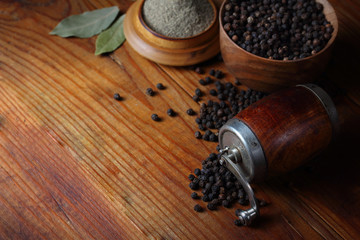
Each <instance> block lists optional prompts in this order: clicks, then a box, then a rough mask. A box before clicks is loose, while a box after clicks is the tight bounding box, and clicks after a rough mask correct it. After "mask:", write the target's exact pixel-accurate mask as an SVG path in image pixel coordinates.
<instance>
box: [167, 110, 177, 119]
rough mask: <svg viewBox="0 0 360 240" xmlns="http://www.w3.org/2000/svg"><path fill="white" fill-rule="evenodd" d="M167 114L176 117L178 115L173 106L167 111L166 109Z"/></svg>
mask: <svg viewBox="0 0 360 240" xmlns="http://www.w3.org/2000/svg"><path fill="white" fill-rule="evenodd" d="M166 113H167V115H169V116H170V117H174V116H176V113H175V111H174V110H173V109H172V108H169V109H168V110H167V111H166Z"/></svg>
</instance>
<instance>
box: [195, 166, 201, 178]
mask: <svg viewBox="0 0 360 240" xmlns="http://www.w3.org/2000/svg"><path fill="white" fill-rule="evenodd" d="M194 174H195V175H196V176H199V175H200V174H201V170H200V169H199V168H195V170H194Z"/></svg>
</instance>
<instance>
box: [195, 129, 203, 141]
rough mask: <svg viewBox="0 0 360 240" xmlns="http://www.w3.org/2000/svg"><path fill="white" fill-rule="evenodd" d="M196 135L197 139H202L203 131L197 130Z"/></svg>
mask: <svg viewBox="0 0 360 240" xmlns="http://www.w3.org/2000/svg"><path fill="white" fill-rule="evenodd" d="M195 137H196V138H197V139H200V138H201V137H202V135H201V132H199V131H196V132H195Z"/></svg>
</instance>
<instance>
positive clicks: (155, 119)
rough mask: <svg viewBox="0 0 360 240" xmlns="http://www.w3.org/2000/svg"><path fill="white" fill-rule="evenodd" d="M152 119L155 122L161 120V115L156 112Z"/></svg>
mask: <svg viewBox="0 0 360 240" xmlns="http://www.w3.org/2000/svg"><path fill="white" fill-rule="evenodd" d="M151 119H152V120H154V121H155V122H158V121H160V117H159V116H158V115H157V114H156V113H154V114H152V115H151Z"/></svg>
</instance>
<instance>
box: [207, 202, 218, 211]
mask: <svg viewBox="0 0 360 240" xmlns="http://www.w3.org/2000/svg"><path fill="white" fill-rule="evenodd" d="M206 207H207V208H208V209H209V210H211V211H214V210H216V205H215V204H213V203H208V205H207V206H206Z"/></svg>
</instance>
